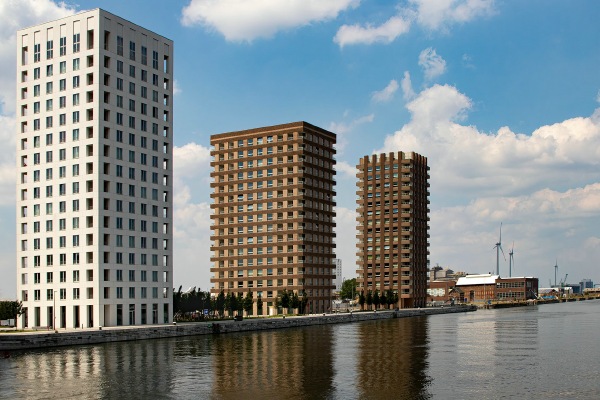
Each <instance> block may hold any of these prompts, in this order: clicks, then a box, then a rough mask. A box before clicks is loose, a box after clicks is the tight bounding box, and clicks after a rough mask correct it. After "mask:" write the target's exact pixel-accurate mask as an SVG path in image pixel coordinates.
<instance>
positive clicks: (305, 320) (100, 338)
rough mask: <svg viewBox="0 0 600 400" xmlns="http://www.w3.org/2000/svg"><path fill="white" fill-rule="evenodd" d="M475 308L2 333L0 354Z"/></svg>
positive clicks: (459, 311) (430, 313)
mask: <svg viewBox="0 0 600 400" xmlns="http://www.w3.org/2000/svg"><path fill="white" fill-rule="evenodd" d="M476 309H477V308H476V307H470V306H456V307H446V308H426V309H409V310H405V309H403V310H398V311H378V312H356V313H344V314H326V315H310V316H300V317H287V318H251V319H244V320H243V321H232V320H216V321H211V322H200V323H183V324H178V325H152V326H143V327H142V326H133V327H110V328H102V329H101V330H100V329H99V328H98V329H83V330H69V331H63V330H58V331H57V332H58V333H55V332H54V331H50V332H39V331H38V332H23V333H3V334H0V351H3V352H6V351H13V350H26V349H37V348H46V347H57V346H75V345H87V344H97V343H108V342H122V341H130V340H145V339H159V338H171V337H181V336H194V335H208V334H224V333H235V332H249V331H260V330H267V329H283V328H296V327H303V326H311V325H326V324H340V323H350V322H360V321H370V320H378V319H391V318H406V317H416V316H424V315H436V314H451V313H462V312H468V311H475V310H476Z"/></svg>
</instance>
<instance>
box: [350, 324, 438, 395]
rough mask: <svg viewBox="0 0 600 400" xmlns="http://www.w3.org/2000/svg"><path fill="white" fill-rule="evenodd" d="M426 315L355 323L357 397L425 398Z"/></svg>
mask: <svg viewBox="0 0 600 400" xmlns="http://www.w3.org/2000/svg"><path fill="white" fill-rule="evenodd" d="M427 323H428V321H427V317H417V318H401V319H392V320H380V321H373V322H365V323H360V324H357V326H358V327H359V328H358V335H360V338H361V340H360V342H359V349H358V360H357V361H358V362H357V365H356V368H357V369H358V371H357V378H356V379H357V382H356V387H357V391H358V393H357V395H358V396H357V397H358V398H369V399H428V398H430V397H431V396H430V395H429V393H428V391H427V386H428V385H429V383H430V378H429V377H428V376H427V374H426V371H427V364H428V363H427V359H428V343H429V342H428V338H427Z"/></svg>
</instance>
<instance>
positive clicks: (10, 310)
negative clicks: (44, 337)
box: [0, 300, 23, 326]
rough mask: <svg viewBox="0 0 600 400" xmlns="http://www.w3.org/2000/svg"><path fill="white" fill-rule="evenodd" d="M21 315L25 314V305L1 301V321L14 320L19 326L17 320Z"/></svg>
mask: <svg viewBox="0 0 600 400" xmlns="http://www.w3.org/2000/svg"><path fill="white" fill-rule="evenodd" d="M21 314H23V303H21V302H20V301H18V300H17V301H10V300H9V301H0V319H14V320H15V326H17V319H18V318H19V315H21Z"/></svg>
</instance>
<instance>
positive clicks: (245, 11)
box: [181, 0, 359, 42]
mask: <svg viewBox="0 0 600 400" xmlns="http://www.w3.org/2000/svg"><path fill="white" fill-rule="evenodd" d="M358 4H359V0H327V1H322V0H191V1H190V3H189V4H188V5H187V6H185V7H184V8H183V10H182V17H181V22H182V24H183V25H184V26H193V25H203V26H205V27H207V28H210V29H214V30H216V31H218V32H219V33H221V34H222V35H223V36H224V37H225V39H226V40H228V41H247V42H251V41H252V40H254V39H256V38H269V37H272V36H273V35H275V34H276V33H277V32H279V31H282V30H288V29H292V28H296V27H301V26H305V25H309V24H311V23H313V22H321V21H326V20H330V19H334V18H336V17H337V16H338V14H339V13H340V12H342V11H344V10H347V9H349V8H354V7H356V6H358Z"/></svg>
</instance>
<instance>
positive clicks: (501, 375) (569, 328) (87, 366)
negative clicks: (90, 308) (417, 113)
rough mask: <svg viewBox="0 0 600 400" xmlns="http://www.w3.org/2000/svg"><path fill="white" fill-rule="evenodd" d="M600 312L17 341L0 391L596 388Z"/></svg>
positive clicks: (114, 393)
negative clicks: (43, 343)
mask: <svg viewBox="0 0 600 400" xmlns="http://www.w3.org/2000/svg"><path fill="white" fill-rule="evenodd" d="M588 303H589V304H588ZM598 315H600V301H595V302H591V301H590V302H585V304H557V305H545V306H540V307H523V308H521V309H510V310H480V311H477V312H475V313H464V314H454V315H439V316H434V317H428V318H427V317H423V318H406V319H393V320H382V321H372V322H363V323H353V324H341V325H330V326H315V327H310V328H305V329H285V330H276V331H263V332H252V333H246V334H231V335H215V336H212V335H208V336H198V337H189V338H178V339H160V340H148V341H139V342H122V343H112V344H103V345H94V346H81V347H72V348H56V349H48V350H40V351H28V352H16V353H13V354H12V356H11V358H9V359H0V397H1V398H2V399H5V398H6V399H48V398H65V399H71V398H72V399H98V398H99V399H113V398H127V399H138V398H140V399H141V398H153V399H154V398H161V399H171V398H173V399H181V398H183V399H189V398H194V399H196V398H198V399H241V398H243V399H252V398H253V397H255V398H257V399H258V398H261V399H262V398H264V399H271V398H285V399H313V398H317V399H344V400H346V399H429V398H435V399H438V398H440V399H446V398H458V399H466V398H468V399H471V398H477V399H495V398H515V399H521V398H578V399H579V398H581V399H592V398H593V399H596V398H600V389H599V387H598V379H597V377H598V376H600V364H599V363H598V362H597V360H598V359H600V346H598V345H597V342H598V336H597V332H599V331H600V319H599V318H597V316H598ZM0 340H1V338H0Z"/></svg>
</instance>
